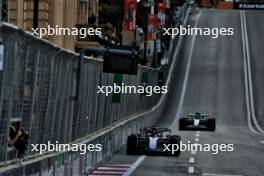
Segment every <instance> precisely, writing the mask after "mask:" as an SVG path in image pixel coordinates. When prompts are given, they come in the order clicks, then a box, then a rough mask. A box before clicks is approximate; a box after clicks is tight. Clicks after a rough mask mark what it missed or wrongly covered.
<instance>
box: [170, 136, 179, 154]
mask: <svg viewBox="0 0 264 176" xmlns="http://www.w3.org/2000/svg"><path fill="white" fill-rule="evenodd" d="M180 142H181V137H180V136H176V135H173V136H171V137H170V144H171V145H173V144H176V145H178V150H177V151H176V152H174V154H172V152H170V154H171V155H173V156H179V155H180V153H181V150H180V149H179V147H180Z"/></svg>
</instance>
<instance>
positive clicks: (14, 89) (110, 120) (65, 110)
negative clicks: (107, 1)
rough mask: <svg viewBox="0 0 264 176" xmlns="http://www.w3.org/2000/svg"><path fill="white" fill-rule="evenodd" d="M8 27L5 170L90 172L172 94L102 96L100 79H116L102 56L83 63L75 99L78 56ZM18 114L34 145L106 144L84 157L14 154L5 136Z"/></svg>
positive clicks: (1, 172) (53, 175)
mask: <svg viewBox="0 0 264 176" xmlns="http://www.w3.org/2000/svg"><path fill="white" fill-rule="evenodd" d="M187 8H188V5H187V4H185V5H184V6H183V7H182V9H181V11H182V13H181V18H180V19H179V21H178V23H177V25H180V24H182V22H183V21H184V19H186V18H187V17H186V14H188V13H187ZM185 17H186V18H185ZM1 31H2V33H1V38H2V43H3V47H4V50H3V51H4V52H3V53H4V55H3V56H4V58H3V69H2V70H1V73H0V80H1V89H0V91H1V99H0V113H1V118H0V125H1V128H0V135H1V138H0V140H1V141H0V143H1V148H0V157H1V160H2V162H0V176H17V175H39V176H46V175H49V176H59V175H69V176H74V175H88V173H89V172H90V171H91V170H93V169H94V168H96V167H97V166H98V164H100V163H101V162H103V161H105V160H106V159H107V158H109V157H111V156H112V155H113V154H114V153H116V152H117V151H118V150H119V149H120V148H121V146H123V145H124V144H126V139H127V136H128V135H130V134H132V133H137V132H138V131H139V129H140V128H143V127H145V126H149V125H152V124H154V123H155V122H156V120H157V119H158V118H159V117H160V114H161V113H162V111H163V107H164V105H165V101H166V94H163V95H154V96H152V97H146V96H142V95H129V94H127V95H122V96H121V100H120V103H112V96H110V97H105V95H99V94H97V93H96V86H97V85H112V84H113V79H114V75H113V74H105V73H102V61H100V60H98V59H91V58H90V59H86V60H85V61H84V69H83V73H82V75H83V76H82V78H83V80H85V81H83V83H82V84H81V86H80V92H81V98H80V99H79V101H73V100H72V99H71V97H72V95H73V94H74V91H75V88H74V85H75V82H76V81H75V79H76V76H75V75H76V65H78V55H75V54H74V53H70V52H69V51H65V50H62V49H60V48H57V47H56V46H54V45H52V44H51V43H48V42H46V41H43V40H40V39H37V38H35V37H33V36H31V35H30V34H28V33H25V32H24V31H22V30H20V29H18V28H16V27H13V26H10V25H7V24H1ZM176 46H177V49H176V50H175V48H176ZM180 46H181V39H179V38H175V39H174V40H173V41H172V42H171V48H170V51H171V52H170V54H169V64H168V68H167V69H166V71H165V75H166V78H165V81H166V85H169V82H170V78H171V76H172V74H173V72H174V69H173V68H174V67H175V64H176V59H177V57H176V55H177V50H179V49H180ZM0 68H1V65H0ZM159 71H160V70H153V69H150V68H146V67H139V68H138V75H137V76H128V75H123V82H125V83H126V85H141V82H142V74H143V73H147V74H148V80H149V81H148V82H149V85H153V86H155V85H158V72H159ZM11 118H21V126H22V127H23V128H25V129H27V130H28V131H29V132H30V141H29V143H40V144H42V143H43V144H45V143H47V141H48V140H49V141H51V143H55V141H59V143H80V144H81V143H82V144H83V143H85V144H102V150H101V151H99V152H87V153H86V154H83V155H81V154H79V153H76V152H52V153H45V154H42V155H39V154H37V153H30V152H29V151H28V152H29V153H28V155H27V156H26V157H25V158H24V159H23V160H22V161H17V160H16V159H12V158H8V157H9V156H8V152H7V151H6V149H7V146H6V140H7V136H8V129H9V125H10V124H9V122H10V119H11ZM2 144H3V145H2Z"/></svg>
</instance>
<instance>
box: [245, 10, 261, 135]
mask: <svg viewBox="0 0 264 176" xmlns="http://www.w3.org/2000/svg"><path fill="white" fill-rule="evenodd" d="M243 12H244V11H241V12H240V18H241V33H242V44H243V60H244V77H245V94H246V104H247V117H248V127H249V129H250V130H251V131H252V132H253V133H255V134H261V133H259V132H257V131H256V130H255V129H254V128H253V126H252V123H251V114H252V113H251V110H252V106H250V103H251V102H250V101H252V99H251V98H250V95H251V94H250V91H249V87H248V86H249V81H248V79H249V78H248V74H249V73H248V64H247V61H248V60H247V56H248V52H247V51H248V47H247V44H246V43H247V41H246V36H245V35H246V32H245V22H244V15H243ZM251 105H252V104H251ZM253 109H254V107H253Z"/></svg>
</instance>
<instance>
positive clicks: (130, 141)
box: [126, 135, 138, 155]
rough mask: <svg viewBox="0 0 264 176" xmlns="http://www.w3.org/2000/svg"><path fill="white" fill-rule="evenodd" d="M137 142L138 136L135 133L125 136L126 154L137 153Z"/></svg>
mask: <svg viewBox="0 0 264 176" xmlns="http://www.w3.org/2000/svg"><path fill="white" fill-rule="evenodd" d="M137 143H138V138H137V136H136V135H130V136H128V137H127V148H126V153H127V155H136V154H137Z"/></svg>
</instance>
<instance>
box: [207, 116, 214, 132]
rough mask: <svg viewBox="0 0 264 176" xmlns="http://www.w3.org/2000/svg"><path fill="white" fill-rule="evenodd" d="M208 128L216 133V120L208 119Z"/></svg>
mask: <svg viewBox="0 0 264 176" xmlns="http://www.w3.org/2000/svg"><path fill="white" fill-rule="evenodd" d="M208 126H209V130H210V131H215V119H212V118H211V119H208Z"/></svg>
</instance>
